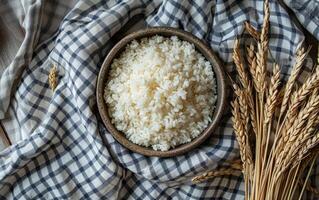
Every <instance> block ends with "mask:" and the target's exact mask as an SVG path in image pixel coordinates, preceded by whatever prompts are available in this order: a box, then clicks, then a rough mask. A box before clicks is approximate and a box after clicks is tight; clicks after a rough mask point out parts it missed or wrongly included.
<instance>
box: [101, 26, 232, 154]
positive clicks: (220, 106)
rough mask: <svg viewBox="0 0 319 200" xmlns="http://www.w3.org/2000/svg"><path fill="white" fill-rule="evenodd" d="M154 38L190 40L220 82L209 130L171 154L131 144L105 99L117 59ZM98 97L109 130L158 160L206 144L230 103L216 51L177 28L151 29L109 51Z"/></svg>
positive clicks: (122, 142)
mask: <svg viewBox="0 0 319 200" xmlns="http://www.w3.org/2000/svg"><path fill="white" fill-rule="evenodd" d="M154 35H161V36H166V37H169V36H177V37H178V38H180V39H181V40H185V41H188V42H190V43H192V44H194V45H195V48H196V50H197V51H199V52H201V53H202V54H203V55H204V56H205V57H206V59H207V60H208V61H209V62H211V64H212V67H213V71H214V73H215V78H216V81H217V104H216V107H215V110H214V114H213V118H212V119H213V121H212V122H211V123H210V124H209V125H208V127H207V128H206V129H205V130H204V131H203V133H201V134H200V135H199V136H198V137H196V138H194V139H193V140H192V141H191V142H189V143H186V144H182V145H179V146H177V147H175V148H173V149H170V150H168V151H155V150H153V149H152V148H150V147H149V148H148V147H143V146H139V145H137V144H134V143H133V142H131V141H129V140H128V139H127V138H126V137H125V135H124V133H122V132H120V131H118V130H117V129H116V128H115V127H114V125H113V124H112V123H111V120H110V117H109V114H108V109H107V105H106V103H105V101H104V98H103V93H104V87H105V84H106V82H107V78H108V70H109V67H110V65H111V64H112V61H113V58H116V57H117V56H118V55H119V54H120V53H121V52H122V51H123V50H124V48H125V46H126V45H127V44H128V43H130V42H131V41H132V40H134V39H140V38H144V37H150V36H154ZM96 96H97V105H98V109H99V113H100V115H101V118H102V120H103V123H104V125H105V126H106V128H107V130H108V131H109V132H110V133H111V134H112V135H113V137H114V138H115V139H116V140H117V141H118V142H119V143H121V144H122V145H123V146H125V147H126V148H128V149H130V150H132V151H134V152H137V153H140V154H143V155H146V156H157V157H173V156H177V155H181V154H183V153H186V152H189V151H190V150H192V149H194V148H195V147H197V146H198V145H200V144H201V143H202V142H204V141H205V140H206V139H207V138H208V137H209V136H210V135H211V133H212V132H213V130H214V129H215V128H216V127H217V126H218V122H219V120H220V118H221V116H222V115H223V111H224V107H225V102H226V83H225V74H224V71H223V68H222V65H221V63H220V61H219V60H218V58H217V57H216V56H215V54H214V53H213V51H212V50H211V48H210V47H208V46H207V45H206V44H205V43H204V42H203V41H202V40H200V39H198V38H197V37H195V36H194V35H192V34H190V33H188V32H185V31H182V30H179V29H176V28H168V27H156V28H147V29H143V30H140V31H137V32H133V33H131V34H129V35H127V36H126V37H124V38H123V39H122V40H120V41H119V42H118V43H117V44H116V45H115V46H114V47H113V48H112V49H111V51H110V52H109V54H108V55H107V56H106V58H105V60H104V63H103V64H102V67H101V70H100V73H99V76H98V80H97V89H96Z"/></svg>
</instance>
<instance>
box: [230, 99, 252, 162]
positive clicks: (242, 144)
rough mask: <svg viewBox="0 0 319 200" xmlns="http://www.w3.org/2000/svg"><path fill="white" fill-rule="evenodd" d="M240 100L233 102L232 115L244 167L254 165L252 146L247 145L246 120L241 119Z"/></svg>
mask: <svg viewBox="0 0 319 200" xmlns="http://www.w3.org/2000/svg"><path fill="white" fill-rule="evenodd" d="M239 106H240V105H239V100H238V98H236V99H235V100H234V101H233V102H232V107H233V109H232V113H233V117H232V120H233V127H234V131H235V135H236V138H237V142H238V145H239V150H240V156H241V160H242V162H243V166H246V164H248V165H250V164H251V163H252V152H251V150H250V146H249V145H248V144H247V141H248V140H247V132H244V124H243V122H244V121H245V120H244V119H242V118H241V114H240V108H239Z"/></svg>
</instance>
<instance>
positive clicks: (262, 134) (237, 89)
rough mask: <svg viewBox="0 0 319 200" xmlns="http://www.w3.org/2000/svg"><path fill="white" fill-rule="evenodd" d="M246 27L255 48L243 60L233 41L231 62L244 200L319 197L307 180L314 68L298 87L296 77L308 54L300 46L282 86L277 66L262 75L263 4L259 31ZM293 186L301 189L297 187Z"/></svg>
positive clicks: (315, 97)
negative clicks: (306, 193)
mask: <svg viewBox="0 0 319 200" xmlns="http://www.w3.org/2000/svg"><path fill="white" fill-rule="evenodd" d="M245 28H246V30H247V32H248V33H249V34H250V35H251V36H252V37H253V38H255V41H256V44H251V45H250V46H249V47H248V48H247V49H246V54H245V56H241V54H240V46H239V42H238V40H237V41H236V42H235V45H234V52H233V59H234V63H235V66H236V71H237V74H238V78H237V82H235V81H234V82H233V89H234V93H235V97H234V99H233V101H232V103H231V104H232V115H233V117H232V121H233V128H234V132H235V135H236V138H237V141H238V145H239V149H240V157H241V161H242V168H241V170H242V172H243V175H244V181H245V197H246V198H245V199H250V200H253V199H259V200H260V199H285V200H286V199H293V198H296V197H298V198H299V199H301V198H302V195H303V192H304V190H305V189H308V190H310V191H312V192H314V193H317V194H318V192H317V190H316V189H315V188H313V187H311V186H310V185H309V184H308V183H307V179H308V178H309V174H310V171H311V170H312V168H313V165H314V163H315V160H316V158H317V155H318V152H317V151H316V150H317V149H318V147H319V131H318V125H319V90H318V89H319V66H317V67H316V69H314V71H313V73H312V74H311V75H309V77H308V78H307V79H306V80H305V82H304V83H303V84H302V85H301V86H298V84H297V78H298V76H299V74H300V72H301V69H302V67H303V64H304V61H305V59H306V57H307V54H308V50H305V49H304V48H303V47H301V48H299V49H298V51H297V53H296V59H295V60H296V61H295V64H294V66H293V69H292V71H291V75H290V77H289V78H288V80H287V82H286V83H281V79H280V67H279V65H278V64H276V63H274V64H273V70H272V72H271V73H268V72H267V58H268V51H269V45H268V30H269V7H268V1H267V0H266V1H265V4H264V21H263V27H262V30H261V32H260V33H259V32H257V31H256V30H255V29H254V28H253V27H252V26H251V25H250V24H249V23H246V24H245ZM255 46H256V47H257V48H255ZM244 57H245V58H246V59H245V58H244ZM318 62H319V61H318ZM245 64H247V66H246V67H245ZM318 65H319V64H318ZM231 174H234V168H227V169H226V168H225V169H221V170H218V173H217V171H215V172H208V173H206V174H204V175H201V176H198V177H195V178H194V179H193V181H194V182H198V181H202V180H204V179H207V178H208V177H212V176H217V175H231ZM304 175H306V178H305V179H303V176H304ZM298 185H301V188H299V189H297V188H298Z"/></svg>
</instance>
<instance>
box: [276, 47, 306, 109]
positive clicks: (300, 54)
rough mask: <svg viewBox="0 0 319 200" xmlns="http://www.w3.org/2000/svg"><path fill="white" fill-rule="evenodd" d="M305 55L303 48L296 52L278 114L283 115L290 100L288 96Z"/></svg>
mask: <svg viewBox="0 0 319 200" xmlns="http://www.w3.org/2000/svg"><path fill="white" fill-rule="evenodd" d="M307 54H308V52H306V51H305V49H304V48H303V47H301V48H299V49H298V50H297V54H296V56H297V57H296V62H295V64H294V66H293V68H292V71H291V74H290V76H289V79H288V81H287V83H286V86H285V93H284V98H283V101H282V106H281V109H280V114H283V113H284V112H285V110H286V108H287V105H288V100H289V98H290V94H291V92H292V89H293V86H294V83H295V81H296V80H297V78H298V75H299V73H300V70H301V68H302V66H303V63H304V60H305V59H306V57H307Z"/></svg>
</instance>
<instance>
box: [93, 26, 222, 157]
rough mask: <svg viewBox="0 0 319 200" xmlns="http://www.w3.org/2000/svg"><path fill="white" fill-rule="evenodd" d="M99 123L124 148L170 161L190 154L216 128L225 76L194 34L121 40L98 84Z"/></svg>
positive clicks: (168, 32)
mask: <svg viewBox="0 0 319 200" xmlns="http://www.w3.org/2000/svg"><path fill="white" fill-rule="evenodd" d="M96 95H97V104H98V110H99V113H100V115H101V118H102V121H103V123H104V125H105V126H106V128H107V130H108V131H109V132H110V133H111V134H112V135H113V137H114V138H115V139H116V140H117V141H118V142H119V143H120V144H122V145H123V146H125V147H126V148H128V149H130V150H132V151H134V152H137V153H140V154H143V155H146V156H157V157H172V156H177V155H181V154H183V153H186V152H189V151H190V150H191V149H194V148H195V147H197V146H198V145H200V144H201V143H202V142H204V141H205V140H206V139H207V138H208V137H209V136H210V135H211V134H212V133H213V131H214V129H215V128H216V127H217V126H218V123H219V120H220V118H221V116H222V114H223V110H224V107H225V102H226V83H225V75H224V72H223V68H222V66H221V63H220V61H219V60H218V58H217V57H216V56H215V54H214V53H213V52H212V50H211V49H210V48H209V47H208V46H207V45H206V44H205V43H204V42H203V41H202V40H200V39H198V38H197V37H195V36H194V35H192V34H190V33H188V32H185V31H182V30H179V29H176V28H168V27H156V28H147V29H143V30H140V31H137V32H134V33H131V34H129V35H127V36H126V37H124V38H123V39H122V40H120V41H119V42H118V43H117V44H116V45H115V46H114V47H113V48H112V49H111V50H110V52H109V54H108V55H107V57H106V58H105V60H104V63H103V64H102V67H101V70H100V73H99V76H98V80H97V91H96Z"/></svg>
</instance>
